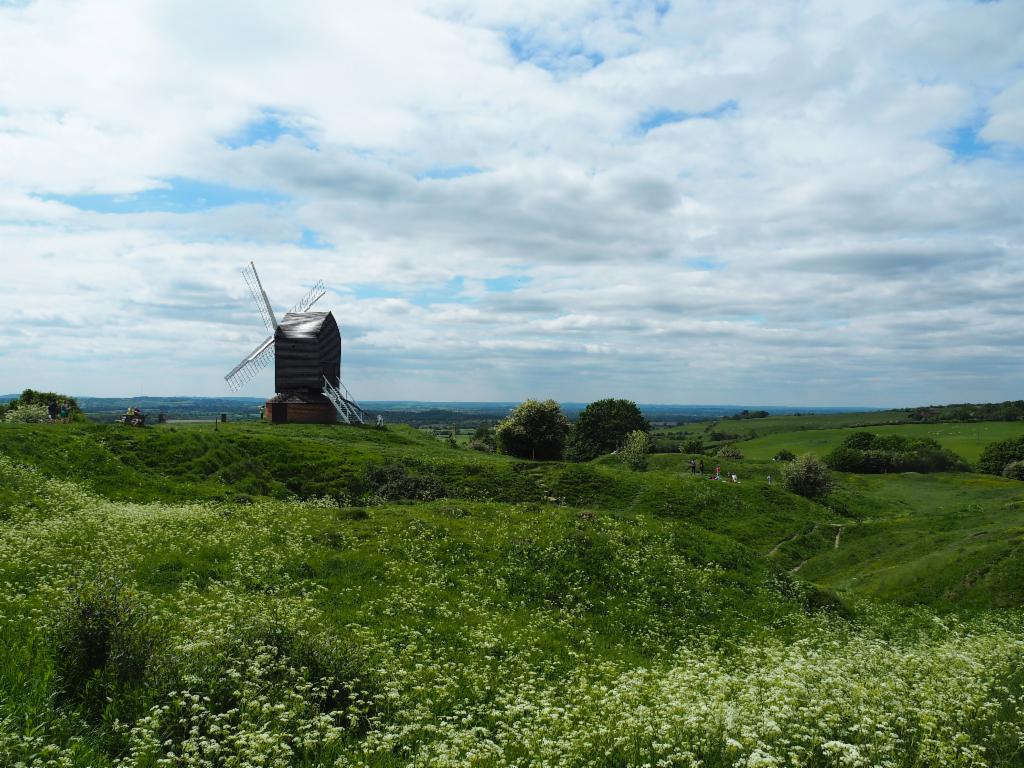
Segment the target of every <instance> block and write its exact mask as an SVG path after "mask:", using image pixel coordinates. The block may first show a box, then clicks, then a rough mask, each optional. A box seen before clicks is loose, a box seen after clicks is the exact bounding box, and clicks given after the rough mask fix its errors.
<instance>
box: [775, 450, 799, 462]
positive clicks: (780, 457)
mask: <svg viewBox="0 0 1024 768" xmlns="http://www.w3.org/2000/svg"><path fill="white" fill-rule="evenodd" d="M795 458H796V454H795V453H793V452H792V451H791V450H789V449H788V448H783V449H782V450H781V451H779V452H778V453H776V454H775V455H774V456H772V461H792V460H793V459H795Z"/></svg>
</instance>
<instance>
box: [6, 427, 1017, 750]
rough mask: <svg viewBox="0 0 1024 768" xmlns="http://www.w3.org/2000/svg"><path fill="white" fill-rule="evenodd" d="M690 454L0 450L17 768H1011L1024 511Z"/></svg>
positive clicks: (259, 437)
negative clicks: (74, 672) (387, 489)
mask: <svg viewBox="0 0 1024 768" xmlns="http://www.w3.org/2000/svg"><path fill="white" fill-rule="evenodd" d="M746 445H747V444H743V447H744V448H745V446H746ZM688 460H689V457H688V456H683V455H681V454H666V455H656V456H652V457H651V468H650V470H649V471H647V472H643V473H634V472H630V471H628V470H627V469H625V468H624V467H623V466H622V465H621V463H620V462H618V461H617V460H616V459H615V458H614V457H605V458H602V459H600V460H598V461H595V462H592V463H589V464H583V465H566V464H561V463H533V462H523V461H517V460H514V459H510V458H508V457H504V456H494V455H485V454H480V453H476V452H473V451H468V450H464V449H452V448H449V447H447V446H446V445H444V444H443V443H442V442H440V441H438V440H435V439H434V438H432V437H431V436H430V435H425V434H423V433H421V432H419V431H417V430H414V429H410V428H405V427H389V428H388V429H387V430H383V431H378V430H374V429H355V428H348V427H319V426H299V425H288V426H284V427H271V426H269V425H265V424H228V425H220V427H219V429H218V430H217V431H214V430H213V428H212V425H196V426H188V427H176V428H173V429H172V428H153V429H145V430H132V429H127V428H123V427H118V426H97V425H82V426H77V425H72V426H68V427H60V428H58V427H52V426H49V425H41V426H37V427H19V426H12V425H0V584H2V585H3V588H2V589H0V641H2V643H3V645H2V647H3V649H4V650H3V653H2V655H0V764H4V765H16V764H17V763H19V762H23V763H25V764H26V765H39V766H42V765H46V764H47V762H46V761H48V760H49V761H52V764H54V765H67V766H80V767H83V768H84V766H97V767H99V768H106V767H108V766H109V767H113V766H117V768H129V766H130V767H131V768H135V767H139V768H141V767H143V766H147V767H148V766H156V765H174V766H186V765H187V766H192V765H196V766H198V765H238V766H243V765H252V766H257V765H259V766H310V767H311V766H314V765H316V766H319V765H333V764H338V765H357V764H358V765H366V766H399V765H423V766H427V765H430V766H435V765H437V766H445V765H451V766H455V765H459V766H462V765H479V766H504V765H567V766H575V765H580V766H582V765H596V766H607V767H608V768H611V766H625V765H642V764H645V763H646V764H651V765H654V764H658V763H659V762H660V764H663V765H692V764H696V761H699V762H700V764H703V765H706V766H712V767H714V766H733V765H737V764H758V762H757V761H758V760H760V761H761V763H760V764H769V763H767V762H765V761H766V760H767V757H766V756H769V757H771V758H772V759H777V760H778V761H779V764H792V765H808V766H832V765H838V764H865V765H873V764H883V763H884V764H889V765H893V766H905V767H906V768H910V767H911V766H915V767H916V766H922V765H929V766H932V765H935V766H941V765H957V766H962V765H972V764H973V765H981V764H987V765H998V766H1020V765H1022V764H1024V752H1022V749H1021V741H1022V740H1021V736H1022V734H1024V722H1022V713H1021V710H1020V707H1019V701H1020V699H1019V697H1020V696H1021V694H1022V691H1024V673H1022V671H1021V670H1022V669H1024V640H1022V639H1021V638H1022V637H1024V614H1022V610H1021V609H1022V606H1024V594H1022V590H1021V584H1024V574H1022V572H1021V568H1022V562H1024V556H1022V545H1021V541H1022V537H1024V484H1021V483H1013V482H1011V481H1005V480H1000V479H995V478H989V477H982V476H978V475H972V474H966V473H965V474H956V475H952V474H950V475H928V476H918V475H896V476H872V477H859V476H852V475H843V476H841V477H840V478H839V480H840V482H839V487H838V489H837V491H836V492H835V493H834V494H833V495H832V496H831V497H830V498H829V499H827V500H826V501H825V502H824V503H822V504H818V503H814V502H811V501H808V500H806V499H802V498H800V497H796V496H794V495H792V494H790V493H788V492H787V491H786V490H785V489H784V488H783V487H781V486H780V485H779V484H778V482H776V483H773V484H771V485H769V484H768V482H767V479H766V475H767V474H769V473H775V474H776V475H777V473H778V467H777V465H775V464H773V463H772V462H770V461H765V460H761V459H758V458H756V457H755V458H749V457H748V458H746V459H743V460H737V461H730V462H722V463H723V469H724V470H725V471H726V472H733V471H735V472H736V473H737V474H738V475H739V477H740V481H741V482H740V483H738V484H732V483H717V482H712V481H710V480H708V479H707V478H704V477H691V476H689V475H688V473H687V472H686V464H687V462H688ZM393 464H397V465H400V466H402V467H403V468H405V470H406V471H407V472H408V473H410V474H411V475H413V476H419V477H429V478H432V479H436V480H438V481H440V482H441V483H443V485H444V487H445V489H446V497H445V498H442V499H438V500H435V501H430V502H426V503H389V502H385V501H384V500H383V499H382V497H381V494H380V489H379V488H374V487H373V485H372V482H371V479H370V478H371V476H372V473H370V472H368V470H369V469H371V468H373V467H379V466H384V465H393ZM708 464H709V468H710V467H711V466H713V464H714V462H713V461H709V462H708ZM776 479H777V478H776ZM840 530H841V531H842V534H841V536H840V544H839V547H838V548H836V547H835V538H836V533H837V532H838V531H840ZM798 566H799V567H798ZM794 569H796V570H795V571H794ZM97 596H98V597H97ZM76 600H77V602H76ZM118 606H120V607H118ZM104 622H106V623H104ZM101 630H102V631H101ZM76 633H78V634H76ZM80 635H81V636H88V637H90V638H92V639H91V640H90V643H92V645H93V646H96V647H100V648H101V649H102V648H107V649H108V650H110V651H111V653H110V655H109V656H103V655H102V654H100V655H95V654H94V655H89V654H85V653H84V652H83V651H82V650H81V645H80V644H78V645H76V642H77V641H76V642H72V641H73V640H75V638H76V637H79V636H80ZM58 648H62V649H65V650H64V651H63V652H61V653H58ZM76 648H77V649H79V650H75V649H76ZM68 649H70V650H68ZM139 649H142V651H140V650H139ZM132 654H136V655H135V656H133V655H132ZM138 654H141V655H138ZM131 658H141V659H143V660H144V662H145V663H144V664H143V665H142V667H143V668H142V672H141V674H140V675H137V676H136V675H134V674H130V673H129V672H126V671H125V670H126V669H128V670H129V671H130V669H131V667H130V666H126V665H125V664H124V663H123V660H124V659H131ZM83 665H84V666H83ZM90 665H94V667H93V666H90ZM67 669H86V670H87V671H88V670H92V671H91V672H89V675H91V677H90V676H89V675H86V676H85V678H83V679H85V680H86V682H85V683H84V684H82V685H79V686H77V687H74V688H69V687H68V685H67V684H66V675H67V672H66V670H67ZM169 752H170V753H172V756H171V757H168V753H169ZM855 758H856V759H855ZM857 760H860V761H861V763H858V762H857ZM33 761H36V762H33ZM160 761H163V762H160ZM204 761H205V762H204Z"/></svg>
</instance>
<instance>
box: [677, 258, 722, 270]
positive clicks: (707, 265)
mask: <svg viewBox="0 0 1024 768" xmlns="http://www.w3.org/2000/svg"><path fill="white" fill-rule="evenodd" d="M686 263H687V265H688V266H691V267H693V268H694V269H699V270H702V271H704V272H717V271H719V270H721V269H725V266H724V265H723V264H721V263H720V262H717V261H712V260H711V259H690V260H689V261H688V262H686Z"/></svg>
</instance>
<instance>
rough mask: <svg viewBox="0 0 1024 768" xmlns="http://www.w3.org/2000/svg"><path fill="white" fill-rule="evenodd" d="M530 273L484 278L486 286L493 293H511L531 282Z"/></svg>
mask: <svg viewBox="0 0 1024 768" xmlns="http://www.w3.org/2000/svg"><path fill="white" fill-rule="evenodd" d="M530 279H531V278H530V277H529V275H502V276H501V277H489V278H486V279H485V280H484V286H485V287H486V288H487V290H488V291H489V292H491V293H511V292H512V291H515V290H518V289H520V288H525V287H526V286H527V285H529V284H530Z"/></svg>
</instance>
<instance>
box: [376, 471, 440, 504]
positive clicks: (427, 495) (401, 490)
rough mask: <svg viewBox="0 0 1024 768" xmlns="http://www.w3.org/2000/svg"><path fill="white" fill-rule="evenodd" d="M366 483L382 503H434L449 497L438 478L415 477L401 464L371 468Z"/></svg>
mask: <svg viewBox="0 0 1024 768" xmlns="http://www.w3.org/2000/svg"><path fill="white" fill-rule="evenodd" d="M366 482H367V485H368V486H369V488H370V493H371V494H373V495H375V496H377V497H378V498H379V499H380V500H381V501H433V500H434V499H441V498H444V497H445V495H447V492H446V490H445V487H444V483H442V482H441V481H440V480H438V479H437V478H436V477H426V476H423V475H414V474H412V473H410V472H409V470H408V469H406V468H405V467H404V466H402V465H401V464H385V465H384V466H375V467H369V468H368V469H367V470H366Z"/></svg>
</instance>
